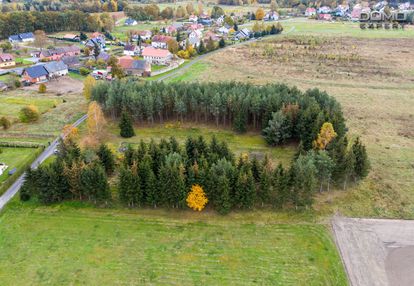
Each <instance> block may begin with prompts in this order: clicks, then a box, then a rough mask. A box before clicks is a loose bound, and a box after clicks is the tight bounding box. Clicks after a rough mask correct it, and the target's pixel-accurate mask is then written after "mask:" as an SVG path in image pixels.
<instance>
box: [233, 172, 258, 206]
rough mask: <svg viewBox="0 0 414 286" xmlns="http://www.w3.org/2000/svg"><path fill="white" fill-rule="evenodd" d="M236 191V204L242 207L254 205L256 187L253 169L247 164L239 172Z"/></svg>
mask: <svg viewBox="0 0 414 286" xmlns="http://www.w3.org/2000/svg"><path fill="white" fill-rule="evenodd" d="M234 191H235V195H236V196H235V203H236V205H238V206H239V207H241V208H251V207H253V203H254V200H255V193H256V188H255V183H254V178H253V174H252V171H251V170H250V169H249V168H247V167H246V166H245V167H243V168H242V169H241V170H240V172H239V175H238V178H237V182H236V187H235V190H234Z"/></svg>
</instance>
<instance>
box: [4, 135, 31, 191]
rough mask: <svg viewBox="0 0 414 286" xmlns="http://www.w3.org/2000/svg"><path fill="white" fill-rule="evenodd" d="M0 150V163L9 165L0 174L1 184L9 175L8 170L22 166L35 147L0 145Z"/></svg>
mask: <svg viewBox="0 0 414 286" xmlns="http://www.w3.org/2000/svg"><path fill="white" fill-rule="evenodd" d="M0 141H1V138H0ZM0 150H2V152H1V153H0V163H4V164H6V165H7V166H9V168H8V169H7V170H6V171H5V172H4V173H3V175H1V176H0V186H1V183H3V182H4V181H5V180H6V179H7V178H8V177H9V175H8V171H9V170H11V169H13V168H17V169H19V168H21V167H22V166H24V165H25V164H26V163H27V160H28V159H30V157H31V155H32V154H33V153H34V152H35V150H36V149H33V148H6V147H0Z"/></svg>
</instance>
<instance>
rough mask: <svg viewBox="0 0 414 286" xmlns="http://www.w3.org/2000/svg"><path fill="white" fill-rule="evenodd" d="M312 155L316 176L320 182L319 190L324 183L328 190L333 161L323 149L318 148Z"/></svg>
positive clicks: (321, 189) (320, 190)
mask: <svg viewBox="0 0 414 286" xmlns="http://www.w3.org/2000/svg"><path fill="white" fill-rule="evenodd" d="M312 153H313V152H312ZM313 156H314V160H315V167H316V170H317V177H318V180H319V184H320V188H319V192H322V191H323V185H324V184H326V185H327V188H328V191H329V186H330V182H331V177H332V171H333V168H334V162H333V160H332V159H331V157H329V155H328V153H327V152H326V151H325V150H319V151H318V152H316V153H314V154H313Z"/></svg>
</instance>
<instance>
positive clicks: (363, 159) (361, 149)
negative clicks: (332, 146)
mask: <svg viewBox="0 0 414 286" xmlns="http://www.w3.org/2000/svg"><path fill="white" fill-rule="evenodd" d="M352 152H353V153H354V156H355V166H354V167H355V168H354V171H355V176H356V179H358V180H360V179H363V178H365V177H366V176H367V175H368V172H369V168H370V163H369V160H368V154H367V150H366V148H365V146H364V145H363V144H362V143H361V141H360V139H359V137H358V138H357V139H356V140H355V142H354V144H353V145H352Z"/></svg>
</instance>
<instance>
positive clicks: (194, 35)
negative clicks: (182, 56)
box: [187, 30, 203, 48]
mask: <svg viewBox="0 0 414 286" xmlns="http://www.w3.org/2000/svg"><path fill="white" fill-rule="evenodd" d="M202 36H203V34H202V33H201V32H200V31H199V30H195V31H192V32H191V33H190V34H188V39H187V40H188V43H189V44H190V45H191V46H193V47H194V48H196V47H198V46H200V42H201V38H202Z"/></svg>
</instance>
